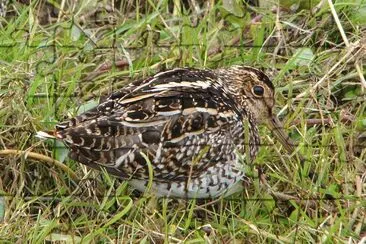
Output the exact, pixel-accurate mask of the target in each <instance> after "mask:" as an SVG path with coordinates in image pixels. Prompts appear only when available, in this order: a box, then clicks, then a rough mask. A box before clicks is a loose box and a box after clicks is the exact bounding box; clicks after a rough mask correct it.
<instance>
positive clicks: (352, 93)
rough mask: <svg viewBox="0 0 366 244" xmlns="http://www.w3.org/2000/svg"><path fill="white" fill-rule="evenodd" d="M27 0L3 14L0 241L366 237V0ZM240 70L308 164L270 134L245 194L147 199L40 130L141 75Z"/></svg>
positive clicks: (251, 169)
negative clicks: (261, 87)
mask: <svg viewBox="0 0 366 244" xmlns="http://www.w3.org/2000/svg"><path fill="white" fill-rule="evenodd" d="M21 2H24V1H13V2H11V3H9V4H8V10H7V16H5V17H4V18H2V19H0V23H1V25H2V28H0V240H1V242H8V243H13V242H16V241H20V242H43V241H44V240H49V241H60V242H66V243H73V242H75V243H78V242H88V241H90V242H142V243H150V242H154V243H162V242H167V243H176V242H187V243H201V242H208V243H210V242H213V243H222V242H225V243H234V242H237V243H242V242H249V243H262V242H282V243H294V242H300V243H302V242H325V243H334V242H350V243H357V242H362V240H363V241H365V238H366V210H365V207H366V200H365V199H366V195H365V194H366V164H365V162H366V150H365V148H366V140H365V138H366V112H365V109H366V103H365V98H366V97H365V90H366V82H365V78H364V77H365V73H366V71H365V70H366V69H365V66H364V65H365V63H366V61H365V60H363V59H364V57H365V56H366V39H365V34H366V22H365V20H366V2H365V1H363V0H358V1H354V0H337V1H330V0H329V1H324V0H323V1H316V2H315V3H313V4H311V3H312V2H311V1H310V2H309V4H303V3H302V4H299V3H297V2H299V1H294V4H292V3H291V4H288V2H289V1H286V5H273V6H268V4H266V5H265V6H263V5H262V6H260V7H258V6H253V5H249V4H246V3H243V2H242V1H213V0H211V1H186V2H180V1H166V0H160V1H149V0H148V1H130V0H128V1H94V0H81V1H64V0H63V1H41V0H40V1H31V3H30V4H23V3H21ZM300 2H301V1H300ZM332 2H333V3H332ZM232 64H245V65H251V66H254V67H258V68H261V69H263V70H264V71H265V72H266V73H267V74H268V75H269V76H270V77H271V78H272V80H273V82H274V84H275V86H276V91H277V94H276V103H277V112H278V115H279V117H280V118H281V120H283V121H284V122H285V127H286V128H287V130H288V131H289V134H290V135H291V137H292V138H293V139H294V140H295V141H296V142H297V143H298V144H299V145H298V152H299V153H301V154H302V155H303V156H304V157H305V158H306V160H305V162H303V163H301V162H300V161H299V160H298V158H297V157H296V155H287V154H286V152H285V150H283V149H282V148H281V146H280V145H279V144H278V143H276V141H274V140H273V137H272V135H271V133H270V132H269V131H266V129H265V128H261V135H262V143H263V145H262V147H261V150H260V152H259V155H258V157H257V159H256V160H255V161H254V162H252V163H250V164H248V165H247V166H246V167H247V171H248V179H247V181H246V182H245V184H246V190H245V191H244V192H242V193H238V194H236V195H234V196H232V197H229V198H224V199H216V200H206V201H198V200H182V199H180V200H179V199H178V200H177V199H156V198H154V196H153V193H145V194H143V195H139V194H138V193H137V192H135V191H133V190H132V189H131V188H130V187H128V185H127V183H126V182H123V181H121V180H119V179H116V178H113V177H110V176H108V175H107V174H106V173H105V172H99V171H95V170H91V169H89V168H87V167H85V166H82V165H80V164H78V163H76V162H74V161H71V160H69V159H68V158H67V157H66V155H67V149H66V148H64V147H63V145H62V144H60V143H56V142H54V141H52V140H48V141H41V140H39V139H37V138H36V137H35V133H36V132H37V131H39V130H52V128H53V127H54V125H55V124H56V123H57V122H59V121H61V120H63V119H64V118H67V117H69V116H72V115H75V114H77V113H80V112H82V111H85V110H86V109H88V108H91V107H92V106H95V104H96V103H97V102H98V100H99V98H100V97H101V96H103V95H106V94H108V93H110V92H112V91H113V90H115V89H118V88H119V87H122V86H124V85H125V84H128V82H130V81H131V80H133V79H136V78H139V77H146V76H148V75H150V74H153V73H155V72H157V71H159V70H162V69H169V68H173V67H182V66H189V67H208V68H216V67H224V66H230V65H232ZM55 160H57V161H55ZM258 169H260V170H258ZM262 171H263V173H261V172H262ZM309 173H310V174H309Z"/></svg>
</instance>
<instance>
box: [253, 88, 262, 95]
mask: <svg viewBox="0 0 366 244" xmlns="http://www.w3.org/2000/svg"><path fill="white" fill-rule="evenodd" d="M253 94H254V95H256V96H260V97H261V96H263V94H264V88H263V86H254V87H253Z"/></svg>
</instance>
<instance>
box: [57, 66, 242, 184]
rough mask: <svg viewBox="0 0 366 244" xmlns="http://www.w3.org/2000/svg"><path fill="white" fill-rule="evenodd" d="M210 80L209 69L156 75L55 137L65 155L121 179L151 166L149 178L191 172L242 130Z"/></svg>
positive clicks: (226, 148) (228, 147) (221, 154)
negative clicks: (64, 148) (64, 147)
mask: <svg viewBox="0 0 366 244" xmlns="http://www.w3.org/2000/svg"><path fill="white" fill-rule="evenodd" d="M214 79H215V76H214V74H213V73H212V72H210V71H205V72H203V71H200V72H198V71H196V70H193V71H192V70H190V69H177V70H171V71H169V72H163V73H160V75H159V73H158V74H157V75H155V76H153V77H150V78H148V79H146V80H144V81H139V82H138V83H135V84H134V83H133V84H132V85H131V86H129V87H127V88H125V89H122V90H121V91H118V92H116V93H114V94H112V95H111V96H110V97H109V98H108V99H107V100H106V101H104V102H103V103H101V104H99V105H98V106H97V107H96V108H95V109H92V110H90V111H88V112H86V113H85V114H82V115H80V116H78V117H76V118H74V119H71V120H70V121H68V122H66V123H61V124H60V125H59V126H58V127H57V128H58V131H57V132H56V134H57V137H58V138H61V139H62V140H64V142H65V143H66V144H67V145H68V146H69V147H70V149H71V153H70V156H71V158H73V159H75V160H77V161H79V162H81V163H84V164H86V165H89V166H91V167H95V168H98V167H100V166H101V167H104V168H105V169H106V170H107V171H109V172H111V173H112V174H115V175H117V176H120V177H125V178H128V177H133V178H145V179H146V178H147V177H148V171H149V167H152V169H153V170H154V176H155V178H154V180H162V181H164V180H172V179H177V178H184V177H187V175H190V176H194V174H195V172H198V171H200V170H205V169H207V168H208V167H209V166H210V165H212V164H215V163H217V162H218V161H223V160H228V159H227V158H225V157H227V156H228V155H227V154H228V152H229V154H232V153H233V150H234V148H233V145H234V144H236V143H238V142H237V141H235V140H238V138H236V136H238V135H239V134H240V131H234V130H235V128H238V124H239V123H241V117H240V116H241V115H239V114H238V113H237V112H236V111H235V108H234V106H233V104H232V100H231V99H230V98H229V97H227V96H225V94H223V93H222V91H220V90H218V89H217V88H215V87H214V85H213V82H214ZM239 127H240V126H239ZM238 133H239V134H238ZM239 136H241V134H240V135H239ZM146 159H148V160H146Z"/></svg>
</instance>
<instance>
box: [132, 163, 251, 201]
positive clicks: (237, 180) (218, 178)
mask: <svg viewBox="0 0 366 244" xmlns="http://www.w3.org/2000/svg"><path fill="white" fill-rule="evenodd" d="M243 177H244V173H243V171H242V170H239V169H237V168H236V167H235V166H234V165H233V164H228V163H227V164H225V165H224V164H220V163H219V164H216V165H215V166H213V167H211V168H208V169H207V170H206V171H205V172H203V173H202V174H201V175H200V176H199V177H197V178H194V179H190V180H187V181H173V180H172V181H170V182H159V181H153V182H152V185H151V189H146V188H147V185H148V180H139V179H133V180H130V181H129V183H130V185H131V186H132V187H133V188H135V189H136V190H138V191H141V192H145V191H146V190H149V191H150V192H151V193H153V194H156V196H158V197H177V198H215V197H219V196H221V195H225V196H228V195H231V194H233V193H235V192H238V191H240V190H241V189H242V182H241V180H242V178H243Z"/></svg>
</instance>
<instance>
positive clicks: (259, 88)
mask: <svg viewBox="0 0 366 244" xmlns="http://www.w3.org/2000/svg"><path fill="white" fill-rule="evenodd" d="M225 71H226V72H223V70H219V74H220V76H221V79H222V80H223V82H224V83H225V84H223V86H225V87H226V89H227V90H228V92H229V93H230V94H231V95H232V96H233V97H234V99H235V100H236V103H237V104H238V105H239V107H240V108H241V109H242V110H243V111H245V112H246V113H248V114H250V116H251V117H252V118H253V119H254V120H255V121H256V122H257V123H260V124H265V125H266V126H267V127H268V128H269V129H270V130H271V131H272V132H273V133H274V134H275V136H276V137H277V138H278V140H279V141H280V142H281V144H282V145H283V146H284V147H285V148H286V150H287V151H289V152H290V153H292V152H293V151H294V144H293V142H292V141H291V139H290V138H289V137H288V135H287V133H286V132H285V130H284V129H283V125H282V123H281V122H280V121H279V120H278V118H277V116H276V115H275V114H274V113H273V107H274V105H275V99H274V94H275V89H274V86H273V84H272V82H271V81H270V79H269V78H268V76H267V75H266V74H265V73H263V72H262V71H260V70H258V69H255V68H252V67H248V66H232V67H230V68H228V69H225Z"/></svg>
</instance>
